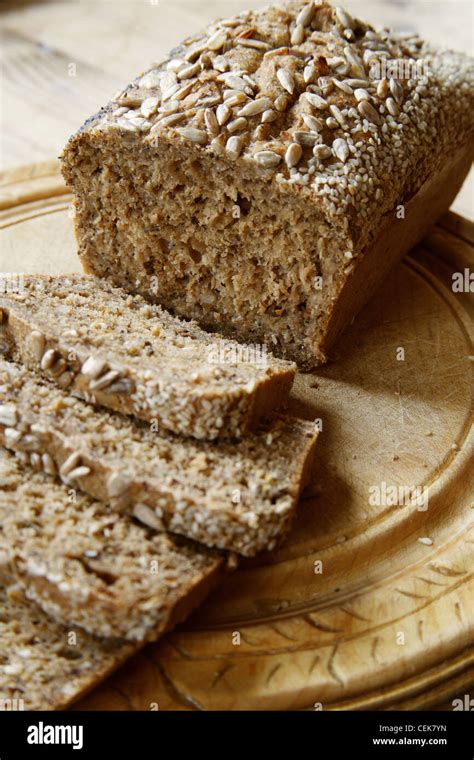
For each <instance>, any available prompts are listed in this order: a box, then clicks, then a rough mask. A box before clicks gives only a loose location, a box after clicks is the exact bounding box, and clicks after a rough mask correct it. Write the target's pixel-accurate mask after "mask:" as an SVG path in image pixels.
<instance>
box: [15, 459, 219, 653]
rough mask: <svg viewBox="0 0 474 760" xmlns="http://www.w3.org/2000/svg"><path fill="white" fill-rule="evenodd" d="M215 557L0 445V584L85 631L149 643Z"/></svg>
mask: <svg viewBox="0 0 474 760" xmlns="http://www.w3.org/2000/svg"><path fill="white" fill-rule="evenodd" d="M224 564H225V562H224V559H223V558H222V557H221V556H220V555H219V554H218V553H216V552H212V551H210V550H206V549H205V548H204V547H198V546H197V545H192V544H190V543H189V542H186V541H185V540H184V539H178V538H173V537H171V536H169V535H167V534H166V533H156V532H155V531H150V530H148V529H147V528H145V527H144V526H143V525H138V524H136V523H135V522H134V521H133V520H132V519H131V518H130V517H128V516H125V515H120V514H119V513H117V512H114V511H113V510H111V509H110V508H109V507H107V506H106V505H104V504H102V503H101V502H98V501H93V500H92V499H91V498H89V497H88V496H86V495H85V494H76V493H74V492H71V491H70V490H69V489H68V488H67V487H66V486H65V485H64V484H63V483H59V482H56V481H55V480H53V479H51V478H49V477H48V476H47V475H45V474H43V473H41V472H34V471H33V470H31V469H30V468H29V467H27V468H26V469H24V470H22V468H21V466H20V463H19V461H18V459H17V458H16V457H14V456H13V454H11V453H10V452H7V451H5V450H4V449H0V580H1V581H2V583H3V584H4V585H6V586H7V587H10V586H12V587H15V586H18V587H20V588H21V589H22V590H23V591H24V593H25V596H26V597H27V598H28V599H29V600H32V601H33V602H35V604H37V605H38V606H39V607H41V609H43V610H44V611H45V612H46V613H47V614H48V615H50V616H51V617H52V618H53V619H54V620H56V621H57V622H59V623H62V624H64V625H73V626H79V627H80V628H83V629H84V630H85V631H87V632H88V633H90V634H92V635H96V636H103V637H106V638H110V637H121V638H125V639H130V640H136V641H144V640H155V639H157V638H158V637H159V636H160V635H161V634H162V633H163V632H164V631H165V630H168V629H169V628H170V627H172V625H174V624H175V623H176V622H179V621H180V620H182V619H183V618H184V617H185V616H186V614H187V613H188V612H189V611H190V610H192V609H193V608H194V607H195V606H197V605H198V604H199V602H200V601H202V599H204V597H205V596H206V595H207V594H208V592H209V591H210V590H211V589H212V588H213V586H214V585H215V584H216V583H217V581H218V579H219V576H220V575H221V574H222V571H223V567H224Z"/></svg>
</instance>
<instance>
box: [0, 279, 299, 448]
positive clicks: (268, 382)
mask: <svg viewBox="0 0 474 760" xmlns="http://www.w3.org/2000/svg"><path fill="white" fill-rule="evenodd" d="M24 279H25V283H24V287H25V290H26V292H28V293H30V292H33V291H36V290H38V296H37V297H38V298H41V293H42V292H44V290H45V289H46V288H47V287H49V288H51V287H52V288H53V289H54V282H55V281H56V282H58V283H60V284H61V286H62V287H64V288H66V289H67V287H68V283H69V282H70V283H73V284H74V285H77V284H83V285H84V287H86V288H88V289H92V290H94V289H96V290H97V295H98V297H100V295H101V294H103V295H104V298H106V297H107V294H109V295H111V294H113V295H114V296H116V297H123V299H124V302H125V301H126V299H128V298H129V296H128V294H127V293H125V292H124V291H122V290H121V289H120V288H113V287H112V286H110V285H109V284H108V283H107V282H106V281H103V280H100V279H98V278H96V277H93V276H92V275H89V276H88V275H67V276H58V277H51V276H47V275H34V276H33V275H32V276H28V275H27V276H25V278H24ZM137 299H138V300H140V301H141V300H142V299H141V298H140V296H135V300H137ZM124 306H125V304H124ZM0 307H1V309H2V313H3V319H2V324H1V325H0V332H1V335H2V338H3V340H4V341H6V342H7V343H8V345H9V346H10V356H11V358H12V359H14V360H16V361H19V362H21V363H24V364H25V365H26V366H28V367H30V368H31V369H34V370H35V371H37V372H42V373H43V374H45V375H46V376H48V377H49V378H50V379H53V380H54V381H55V382H56V383H57V384H58V385H59V386H60V387H61V388H67V389H68V391H69V392H70V393H72V394H74V395H77V396H78V397H79V398H82V399H83V400H85V401H88V402H92V403H96V404H98V405H102V406H105V407H108V408H110V409H114V410H115V411H119V412H121V413H123V414H131V415H133V416H134V417H137V418H138V419H142V420H144V421H146V422H153V423H156V424H159V425H160V426H163V427H164V428H165V429H167V430H170V431H171V432H174V433H179V434H181V435H187V436H191V437H194V438H197V439H200V440H217V439H222V438H241V437H242V436H244V435H246V434H247V433H248V432H250V431H251V430H254V429H255V428H257V427H258V424H259V422H260V421H261V419H262V418H264V417H266V416H267V415H268V414H269V413H271V412H273V411H274V410H275V409H277V408H279V407H281V406H284V405H285V403H286V402H287V400H288V396H289V393H290V390H291V386H292V384H293V380H294V376H295V371H296V366H295V365H294V364H292V363H290V362H285V361H283V360H280V359H275V358H273V357H272V356H271V355H270V354H268V358H267V362H266V364H265V366H262V368H261V371H256V372H255V378H254V379H253V380H251V381H250V382H248V383H245V384H243V385H242V384H241V385H239V386H237V385H235V386H234V387H232V386H231V385H230V381H229V386H230V387H229V388H228V389H227V390H226V392H224V393H220V394H218V393H216V392H213V391H212V390H210V389H207V388H206V387H201V386H198V385H195V384H193V383H192V378H190V385H189V391H190V394H192V395H190V398H189V401H188V400H187V399H186V397H184V398H183V394H182V392H181V390H180V389H179V390H175V389H174V384H170V385H169V387H167V388H165V389H164V390H162V389H161V388H162V382H161V375H160V371H159V367H157V368H156V371H155V373H153V372H152V371H150V369H149V368H144V369H143V370H141V369H137V368H136V367H133V368H131V367H130V366H127V365H126V364H125V363H124V360H125V358H126V357H124V356H116V355H114V354H113V353H112V354H111V355H110V356H105V355H104V353H105V354H106V353H107V351H106V349H105V350H102V351H101V353H100V355H97V356H94V355H91V353H90V350H91V349H90V347H88V346H87V345H86V344H85V343H83V344H81V341H80V339H79V338H77V337H73V336H72V335H71V334H70V335H69V336H67V335H66V336H61V335H58V334H57V333H56V332H55V331H54V324H55V316H54V314H51V325H50V326H48V328H45V327H44V326H43V327H42V331H40V330H39V329H36V328H37V321H35V319H34V316H30V314H29V312H28V307H27V306H26V305H25V293H24V292H20V293H11V294H0ZM143 307H144V308H148V309H150V310H151V311H152V313H153V315H154V316H155V318H156V320H158V321H159V320H160V316H161V315H163V314H164V312H163V310H162V309H161V308H160V307H159V306H157V305H152V304H147V302H146V301H144V300H143ZM98 316H99V315H98ZM166 319H168V320H172V319H173V318H172V317H171V316H170V315H166ZM176 322H177V323H179V324H182V325H183V329H184V328H186V329H187V330H190V329H192V330H193V331H194V333H196V334H197V337H196V338H194V337H193V338H191V339H190V340H193V341H194V340H195V342H196V343H198V341H199V335H200V334H202V336H203V337H204V336H206V334H205V333H204V332H203V331H202V330H201V329H200V328H199V327H198V325H197V324H196V323H184V322H181V321H180V320H176ZM69 332H70V333H71V331H69ZM206 338H207V336H206ZM213 340H214V341H215V343H216V345H218V343H219V341H223V343H225V345H226V347H229V346H230V347H232V346H234V347H235V349H236V351H238V350H239V348H240V347H239V344H238V343H235V342H232V341H229V339H227V338H224V337H223V336H220V335H218V334H214V335H213ZM72 348H73V354H74V358H73V359H71V358H70V356H71V350H72ZM205 366H206V365H205V346H204V345H203V368H204V367H205ZM208 366H209V364H208ZM215 371H218V364H216V367H215ZM238 371H239V366H238V365H237V368H236V372H238Z"/></svg>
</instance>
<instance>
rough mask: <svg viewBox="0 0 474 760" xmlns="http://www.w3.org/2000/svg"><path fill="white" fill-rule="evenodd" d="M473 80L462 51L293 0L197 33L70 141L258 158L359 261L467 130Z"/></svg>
mask: <svg viewBox="0 0 474 760" xmlns="http://www.w3.org/2000/svg"><path fill="white" fill-rule="evenodd" d="M385 58H386V59H387V60H388V61H389V62H393V61H402V62H404V64H405V65H406V64H408V62H409V61H410V60H412V61H413V64H415V63H416V62H418V64H419V65H422V64H423V66H424V73H426V74H427V75H426V76H419V75H416V73H415V74H413V72H412V76H411V78H410V77H409V78H402V77H401V76H400V74H399V73H396V74H395V75H393V76H391V75H390V73H388V75H387V77H384V76H382V74H383V73H384V72H383V70H382V68H381V67H382V66H383V61H384V59H385ZM418 73H420V71H419V72H418ZM473 85H474V66H473V63H472V61H471V60H470V59H468V58H467V57H466V56H463V55H461V54H458V53H454V52H438V51H435V50H433V49H431V48H430V47H429V46H428V45H426V44H425V43H424V42H423V41H422V40H420V39H419V38H418V37H416V36H414V35H397V34H394V33H390V32H388V31H387V30H381V31H377V32H375V31H374V29H373V28H372V27H371V26H370V25H369V24H366V23H365V22H362V21H360V20H358V19H354V18H352V17H351V16H350V15H349V14H348V13H347V12H345V11H343V10H342V9H341V8H333V7H332V6H329V5H328V4H327V3H324V2H310V3H307V2H303V1H302V0H291V1H290V2H288V3H286V4H285V5H283V6H282V7H276V6H275V7H268V8H266V9H264V10H262V11H259V12H253V11H245V12H243V13H240V14H239V15H237V16H235V17H234V18H233V19H230V20H225V21H217V22H215V23H213V24H211V25H210V26H209V27H208V29H207V31H206V32H205V33H204V34H200V35H196V36H194V37H192V38H190V39H188V40H187V41H186V42H184V43H183V45H182V46H180V47H179V48H176V49H175V50H173V51H172V53H171V54H170V57H169V58H167V59H166V60H165V61H164V62H162V63H160V64H155V65H154V67H153V68H151V69H150V70H149V71H147V72H146V73H145V74H143V75H142V76H140V77H139V78H138V79H136V80H135V81H134V82H133V83H132V84H131V85H130V86H129V87H128V88H127V89H126V90H125V91H123V92H120V93H118V94H117V95H116V96H115V98H114V100H113V101H112V102H111V103H109V105H108V106H107V107H106V108H105V109H103V110H102V111H101V112H100V113H99V114H98V115H97V116H96V117H93V118H92V119H90V120H89V121H88V122H86V125H84V128H83V130H81V132H80V133H79V135H77V136H76V138H73V140H72V143H70V145H71V147H72V148H74V142H75V140H77V139H81V137H80V135H81V134H82V135H83V136H84V135H85V134H88V135H89V136H90V135H91V133H92V134H93V135H94V138H93V139H97V138H98V137H99V136H98V135H97V131H99V132H100V133H102V132H103V130H104V128H105V129H114V130H115V129H116V130H119V134H120V133H121V134H122V135H123V138H124V139H130V140H135V139H140V140H143V141H144V142H145V144H148V145H150V146H158V145H159V143H160V140H163V139H164V140H173V141H182V142H183V145H186V146H188V147H189V150H191V151H195V152H196V154H197V155H199V152H200V151H213V152H214V153H215V154H216V155H218V156H219V157H220V160H225V161H231V160H237V161H238V162H240V161H246V162H253V166H254V167H255V172H256V174H258V175H260V176H261V177H262V178H263V179H268V181H270V182H272V183H278V187H279V188H280V190H282V191H285V190H286V191H291V192H297V193H299V194H301V196H302V197H308V198H310V199H312V200H313V201H314V200H317V202H318V203H319V204H320V205H321V209H322V211H323V212H324V213H325V214H326V216H327V217H328V218H329V220H330V221H331V222H332V223H333V224H336V225H337V226H338V227H339V229H341V228H342V230H343V231H345V232H348V248H349V251H348V252H347V255H348V257H350V256H351V248H352V247H355V246H357V247H358V249H359V250H360V248H361V245H362V244H363V243H364V242H365V241H366V240H369V239H370V237H371V235H372V234H373V231H374V230H375V229H376V228H377V224H378V222H379V220H380V217H381V216H382V215H383V214H384V213H386V212H387V211H388V210H390V209H392V208H393V207H394V205H396V204H397V203H402V202H403V201H404V200H405V199H407V198H409V197H410V196H411V195H412V194H413V193H414V192H416V190H417V189H418V188H419V187H420V186H421V184H422V183H423V181H424V180H425V179H426V177H427V176H428V175H429V174H430V173H431V172H432V171H434V170H436V169H437V168H438V166H439V165H440V164H442V163H443V161H444V160H445V158H446V156H447V155H449V153H450V151H451V150H453V149H454V148H455V146H456V145H459V144H460V143H461V142H464V141H465V140H466V139H467V138H468V137H469V135H470V133H472V131H473V128H474V86H473ZM99 139H100V138H99ZM67 159H68V150H67V148H66V152H65V161H66V163H67ZM66 173H67V172H66Z"/></svg>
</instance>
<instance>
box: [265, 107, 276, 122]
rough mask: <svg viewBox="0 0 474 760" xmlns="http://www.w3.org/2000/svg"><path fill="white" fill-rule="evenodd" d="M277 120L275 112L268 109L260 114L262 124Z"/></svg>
mask: <svg viewBox="0 0 474 760" xmlns="http://www.w3.org/2000/svg"><path fill="white" fill-rule="evenodd" d="M276 118H277V114H276V113H275V111H273V110H272V109H271V108H269V109H268V110H267V111H264V112H263V114H262V124H269V123H270V122H272V121H275V119H276Z"/></svg>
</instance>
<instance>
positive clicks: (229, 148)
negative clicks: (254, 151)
mask: <svg viewBox="0 0 474 760" xmlns="http://www.w3.org/2000/svg"><path fill="white" fill-rule="evenodd" d="M243 147H244V138H243V136H242V135H233V136H232V137H229V139H228V140H227V142H226V145H225V150H226V153H227V155H228V156H229V158H231V159H232V160H234V161H235V159H237V158H238V157H239V156H240V154H241V153H242V149H243Z"/></svg>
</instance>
